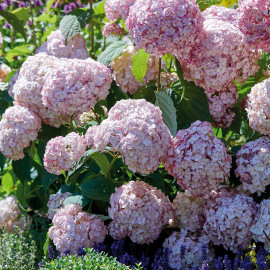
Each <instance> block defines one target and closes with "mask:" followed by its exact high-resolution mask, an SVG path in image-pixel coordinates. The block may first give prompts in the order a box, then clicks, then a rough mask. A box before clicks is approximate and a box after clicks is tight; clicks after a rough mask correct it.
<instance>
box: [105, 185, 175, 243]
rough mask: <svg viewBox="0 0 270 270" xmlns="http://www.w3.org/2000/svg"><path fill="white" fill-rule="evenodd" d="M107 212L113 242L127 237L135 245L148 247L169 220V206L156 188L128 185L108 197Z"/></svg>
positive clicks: (170, 212) (165, 198)
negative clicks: (108, 206)
mask: <svg viewBox="0 0 270 270" xmlns="http://www.w3.org/2000/svg"><path fill="white" fill-rule="evenodd" d="M108 212H109V216H110V217H111V218H112V220H113V221H112V222H111V223H110V225H109V231H110V234H111V236H112V237H113V238H114V239H121V238H123V237H125V236H129V237H130V239H131V240H132V242H134V243H138V244H149V243H152V242H153V241H154V240H156V239H157V238H158V236H159V234H160V232H161V230H162V228H163V226H164V225H166V224H168V223H169V219H171V218H172V205H171V203H170V201H169V198H168V197H167V196H166V195H165V194H164V193H163V192H162V191H160V190H158V189H157V188H156V187H152V186H150V185H149V184H147V183H145V182H142V181H131V182H129V183H127V184H124V185H122V186H121V187H119V188H117V189H116V191H115V193H114V194H112V195H111V198H110V208H109V210H108Z"/></svg>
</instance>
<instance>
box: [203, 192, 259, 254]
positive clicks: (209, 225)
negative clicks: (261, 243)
mask: <svg viewBox="0 0 270 270" xmlns="http://www.w3.org/2000/svg"><path fill="white" fill-rule="evenodd" d="M256 213H257V206H256V203H255V202H254V201H253V199H252V198H251V197H247V196H245V195H241V194H231V195H230V194H225V195H224V196H222V195H221V196H216V197H214V198H213V199H212V200H211V201H210V203H209V206H208V209H206V211H205V214H206V223H205V224H204V232H205V233H206V234H207V236H208V238H209V240H211V241H212V242H213V243H215V245H223V246H224V248H226V249H230V250H232V251H236V250H237V248H239V247H240V246H241V247H242V248H244V249H245V248H247V247H248V245H249V244H250V241H251V239H252V235H251V233H250V232H249V229H250V227H251V225H252V222H253V220H254V217H255V215H256Z"/></svg>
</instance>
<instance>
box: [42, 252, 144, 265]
mask: <svg viewBox="0 0 270 270" xmlns="http://www.w3.org/2000/svg"><path fill="white" fill-rule="evenodd" d="M43 263H44V268H42V269H44V270H56V269H59V270H77V269H78V270H81V269H84V270H87V269H89V270H101V269H102V270H106V269H108V270H128V269H131V268H129V267H127V266H125V265H123V264H121V263H119V262H117V261H116V259H115V258H113V257H109V256H108V255H106V254H105V253H104V252H101V253H97V252H95V251H93V250H92V249H88V250H87V253H86V255H85V256H84V257H77V256H75V255H69V256H66V257H61V258H57V259H55V260H53V261H43ZM133 269H142V268H141V267H136V268H133Z"/></svg>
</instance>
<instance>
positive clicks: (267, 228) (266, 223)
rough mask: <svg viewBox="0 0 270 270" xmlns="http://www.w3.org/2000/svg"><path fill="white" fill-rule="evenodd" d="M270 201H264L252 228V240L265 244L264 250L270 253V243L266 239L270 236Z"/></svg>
mask: <svg viewBox="0 0 270 270" xmlns="http://www.w3.org/2000/svg"><path fill="white" fill-rule="evenodd" d="M269 213H270V199H268V200H263V201H262V202H261V203H260V205H259V207H258V213H257V215H256V216H255V218H254V221H253V224H252V226H251V227H250V231H251V233H252V238H253V239H254V240H255V241H256V242H261V243H264V248H265V249H266V250H267V251H268V252H270V242H269V239H268V238H267V237H266V236H268V237H269V235H270V215H269Z"/></svg>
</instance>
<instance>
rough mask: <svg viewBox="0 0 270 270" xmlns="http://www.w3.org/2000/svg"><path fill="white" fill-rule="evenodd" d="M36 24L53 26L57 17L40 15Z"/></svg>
mask: <svg viewBox="0 0 270 270" xmlns="http://www.w3.org/2000/svg"><path fill="white" fill-rule="evenodd" d="M36 22H46V23H51V24H54V23H56V22H57V16H56V15H55V14H54V15H52V14H46V13H44V14H41V15H40V16H38V17H37V20H36Z"/></svg>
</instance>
